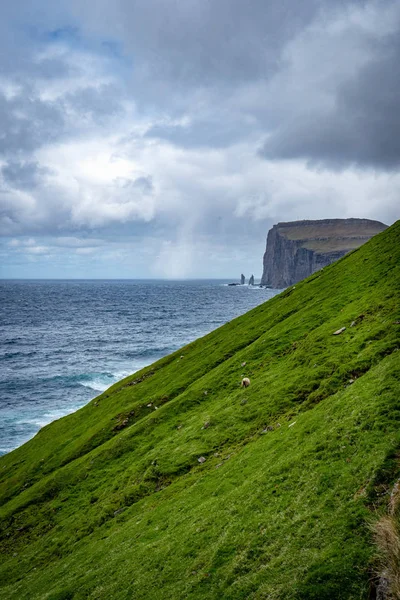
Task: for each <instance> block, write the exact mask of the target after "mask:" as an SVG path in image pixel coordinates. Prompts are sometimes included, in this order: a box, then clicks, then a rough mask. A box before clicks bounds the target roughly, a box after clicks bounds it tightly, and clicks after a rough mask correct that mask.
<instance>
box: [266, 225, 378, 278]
mask: <svg viewBox="0 0 400 600" xmlns="http://www.w3.org/2000/svg"><path fill="white" fill-rule="evenodd" d="M386 227H387V226H386V225H384V224H383V223H380V222H379V221H371V220H369V219H324V220H321V221H293V222H290V223H278V224H277V225H274V226H273V228H272V229H270V231H269V232H268V237H267V247H266V251H265V254H264V269H263V276H262V279H261V284H262V285H268V286H271V287H273V288H284V287H287V286H289V285H293V284H294V283H297V282H298V281H301V280H302V279H304V278H305V277H308V276H309V275H311V274H312V273H315V271H318V270H319V269H322V268H323V267H326V266H327V265H330V264H331V263H333V262H335V261H336V260H338V259H339V258H341V257H342V256H344V255H345V254H347V253H348V252H350V250H354V249H355V248H358V247H359V246H361V245H362V244H364V243H365V242H366V241H368V240H369V239H370V238H371V237H372V236H374V235H376V234H377V233H380V232H381V231H383V230H384V229H386Z"/></svg>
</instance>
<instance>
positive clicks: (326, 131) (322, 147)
mask: <svg viewBox="0 0 400 600" xmlns="http://www.w3.org/2000/svg"><path fill="white" fill-rule="evenodd" d="M399 98H400V27H399V28H398V31H397V32H396V34H390V35H388V36H385V37H384V38H383V39H382V40H381V41H380V43H379V44H377V43H374V51H373V58H372V59H371V60H370V61H369V62H368V63H367V64H366V65H365V66H363V67H362V68H361V69H360V70H359V71H358V72H356V73H355V74H354V76H353V77H352V78H350V79H348V80H347V81H345V82H344V83H340V84H338V86H337V88H336V89H334V91H333V92H332V97H331V102H330V103H329V104H330V106H329V107H327V108H325V107H323V106H322V107H321V110H318V109H316V110H310V111H309V112H308V111H307V110H304V106H300V107H298V109H297V111H296V110H295V111H294V115H293V116H292V118H289V119H288V120H286V121H285V122H283V123H282V124H280V125H279V126H278V127H277V128H276V129H275V131H274V132H273V133H272V135H271V136H270V137H269V138H268V140H267V141H266V143H265V145H264V146H263V148H262V150H261V155H262V156H264V157H265V158H268V159H270V160H279V159H296V158H302V159H306V160H308V161H310V163H313V164H315V165H323V166H326V167H328V168H333V169H337V168H347V167H349V166H351V165H356V166H361V167H374V168H376V169H395V168H398V167H399V166H400V118H399Z"/></svg>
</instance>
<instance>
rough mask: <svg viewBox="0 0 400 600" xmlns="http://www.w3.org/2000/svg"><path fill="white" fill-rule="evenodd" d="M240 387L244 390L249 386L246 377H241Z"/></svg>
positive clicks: (248, 380)
mask: <svg viewBox="0 0 400 600" xmlns="http://www.w3.org/2000/svg"><path fill="white" fill-rule="evenodd" d="M240 385H241V387H243V388H246V387H249V385H250V379H249V378H248V377H243V379H242V383H241V384H240Z"/></svg>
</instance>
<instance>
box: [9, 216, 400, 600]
mask: <svg viewBox="0 0 400 600" xmlns="http://www.w3.org/2000/svg"><path fill="white" fill-rule="evenodd" d="M399 265H400V224H399V223H397V224H395V225H394V226H392V227H391V228H390V229H388V230H386V231H385V232H383V233H382V234H380V235H378V236H376V237H375V238H373V239H372V240H371V241H370V242H368V243H367V244H366V245H364V246H362V247H361V248H360V249H358V250H356V251H354V252H353V253H352V254H351V255H348V256H347V257H345V258H344V259H342V260H341V261H339V262H338V263H335V264H334V265H331V266H330V267H328V268H325V269H324V271H323V272H319V273H317V274H315V275H313V276H311V277H310V278H308V279H307V280H305V281H304V282H301V283H300V284H297V285H296V286H295V288H290V289H288V290H286V291H285V292H283V293H282V294H280V295H279V296H277V297H275V298H273V299H272V300H270V301H268V302H267V303H265V304H264V305H262V306H260V307H257V308H256V309H254V310H252V311H250V312H249V313H247V314H246V315H244V316H242V317H239V318H238V319H235V320H234V321H232V322H230V323H228V324H227V325H225V326H223V327H221V328H220V329H218V330H216V331H214V332H212V333H211V334H209V335H207V336H205V337H204V338H202V339H200V340H197V341H195V342H193V343H192V344H189V345H188V346H187V347H185V348H184V349H182V350H180V351H179V352H177V353H174V354H172V355H170V356H168V357H165V358H164V359H162V360H160V361H158V362H157V363H155V364H154V365H152V366H150V367H148V368H146V369H144V370H143V371H141V372H139V373H136V374H135V375H133V376H131V377H129V378H127V379H125V380H123V381H122V382H119V383H117V384H115V385H114V386H113V387H112V388H110V389H109V390H107V392H105V393H104V394H102V395H101V396H99V397H98V398H96V399H95V400H94V401H92V402H91V403H89V404H88V405H87V406H86V407H84V408H83V409H81V410H80V411H77V412H76V413H75V414H73V415H69V416H67V417H64V418H63V419H60V420H59V421H56V422H55V423H52V424H51V425H48V426H47V427H45V428H43V429H42V430H41V431H40V432H39V434H38V435H37V436H36V437H35V438H34V439H33V440H31V441H30V442H28V443H27V444H25V445H24V446H22V447H21V448H19V449H17V450H15V451H14V452H12V453H10V454H9V455H6V456H4V457H2V458H1V460H0V502H1V503H2V508H1V512H0V518H1V523H2V530H1V540H0V542H1V551H2V553H3V555H4V557H3V560H2V566H1V568H0V585H1V587H0V597H2V598H18V599H23V598H29V599H31V598H48V599H53V600H56V599H58V600H61V599H62V598H64V599H66V598H74V599H79V598H124V599H125V598H160V599H161V598H165V599H167V598H168V599H169V598H174V599H175V598H199V599H200V598H215V599H220V598H226V599H231V598H232V599H236V598H238V599H239V598H243V599H245V598H246V599H247V598H276V599H278V598H315V599H317V598H318V599H324V598H365V597H367V594H368V587H369V580H370V578H371V577H370V565H371V559H372V552H373V550H372V545H371V535H370V532H369V529H368V526H367V523H368V521H369V520H370V519H371V515H372V514H374V512H379V510H380V507H381V506H382V507H383V506H384V504H385V502H386V499H387V494H388V492H389V490H390V486H391V484H392V483H393V482H394V481H395V480H396V478H398V477H399V475H400V469H399V464H398V459H397V458H396V457H397V456H398V453H399V451H400V436H399V421H400V402H399V399H398V398H399V391H400V382H399V371H400V369H399V367H400V354H399V352H398V347H399V333H398V330H399V325H398V324H397V323H396V321H398V320H399V319H400V311H399V300H400V269H399ZM351 323H354V325H353V326H352V327H350V324H351ZM343 326H346V330H345V331H344V332H343V333H342V334H341V335H338V336H333V335H332V333H333V332H334V331H335V330H337V329H339V328H340V327H343ZM243 363H246V364H245V365H244V366H242V365H243ZM243 375H246V376H248V377H250V379H251V382H252V383H251V386H250V387H249V388H247V389H245V390H243V389H241V388H240V387H239V383H240V380H241V377H242V376H243ZM155 407H157V409H156V408H155ZM201 456H203V457H204V458H205V459H206V461H205V462H204V464H199V462H198V458H199V457H201Z"/></svg>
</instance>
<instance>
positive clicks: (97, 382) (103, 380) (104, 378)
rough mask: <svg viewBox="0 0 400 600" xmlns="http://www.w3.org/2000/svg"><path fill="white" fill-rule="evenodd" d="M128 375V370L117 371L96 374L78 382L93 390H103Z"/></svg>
mask: <svg viewBox="0 0 400 600" xmlns="http://www.w3.org/2000/svg"><path fill="white" fill-rule="evenodd" d="M128 375H130V372H129V371H118V372H116V373H113V374H112V375H97V376H94V377H93V379H89V381H80V382H79V383H80V384H81V385H83V386H84V387H87V388H90V389H91V390H94V391H95V392H105V391H106V390H107V389H108V388H109V387H110V386H112V385H114V383H116V382H117V381H119V380H120V379H124V377H127V376H128Z"/></svg>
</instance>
